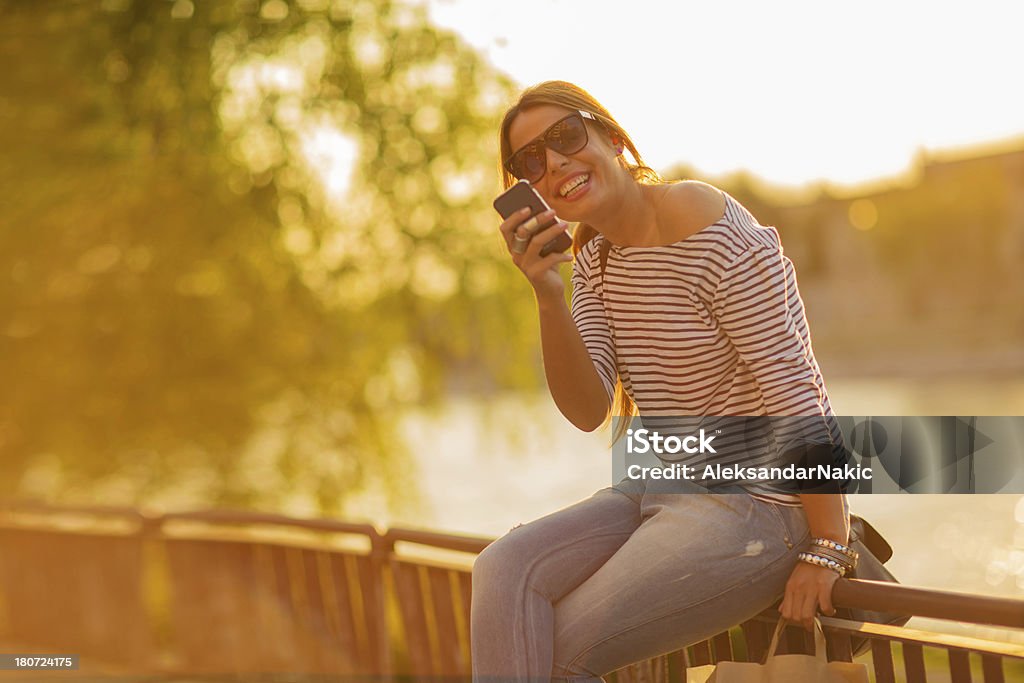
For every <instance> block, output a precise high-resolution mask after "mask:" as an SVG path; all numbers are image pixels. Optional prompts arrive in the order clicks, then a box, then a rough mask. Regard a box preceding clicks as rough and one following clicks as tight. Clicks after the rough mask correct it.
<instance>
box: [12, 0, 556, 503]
mask: <svg viewBox="0 0 1024 683" xmlns="http://www.w3.org/2000/svg"><path fill="white" fill-rule="evenodd" d="M0 9H2V10H3V16H4V25H3V28H0V58H2V59H3V61H4V62H5V63H6V64H8V65H17V66H16V68H8V69H4V70H3V72H2V73H0V148H2V149H3V155H2V156H0V186H2V187H3V188H4V195H5V196H4V199H3V200H2V207H3V208H2V211H0V376H2V377H3V383H4V388H5V391H4V392H3V394H2V395H0V495H11V494H18V493H22V494H24V493H28V494H35V495H42V496H44V497H54V496H57V495H73V496H75V497H77V498H79V499H89V498H95V497H96V496H98V495H101V494H100V493H99V492H101V491H103V492H105V493H103V494H102V495H104V496H108V497H109V498H110V499H111V500H114V499H116V500H117V501H118V502H132V503H138V502H147V501H148V502H152V501H159V500H168V501H174V502H175V503H177V504H181V503H182V502H186V503H195V502H204V503H216V504H230V505H253V504H260V505H262V506H265V507H275V506H279V505H283V504H285V503H286V502H288V501H291V500H294V499H295V498H296V497H303V496H304V497H306V498H307V499H309V500H314V501H315V503H316V505H317V506H318V507H319V508H320V509H321V510H322V511H325V512H336V511H340V510H342V509H343V508H344V499H345V496H346V495H347V494H350V493H352V492H354V491H358V490H361V489H364V488H366V487H368V486H373V485H375V484H381V483H382V482H383V483H386V484H387V485H389V486H390V489H389V490H390V492H391V493H393V494H395V497H396V498H399V497H405V496H407V495H408V494H409V491H408V490H407V489H406V488H405V487H408V486H411V482H409V481H406V480H403V478H402V476H401V471H402V470H401V465H402V463H403V453H402V451H401V446H400V444H399V443H398V442H396V440H395V438H396V434H395V426H396V421H397V418H398V417H399V416H400V414H401V412H402V411H403V410H405V409H407V408H409V407H410V406H428V405H431V404H434V403H436V402H437V401H438V400H439V399H440V398H442V397H443V396H444V395H445V394H446V392H448V391H450V390H452V389H453V388H460V389H468V390H473V391H491V390H495V389H498V388H525V387H535V386H537V382H538V379H539V378H538V376H537V369H536V368H537V363H536V358H535V353H536V345H535V344H531V343H528V341H529V340H531V339H532V338H533V337H532V335H534V334H535V325H536V323H535V322H534V321H533V314H532V300H531V299H530V298H529V297H528V295H527V294H526V290H525V289H524V288H523V284H522V283H521V279H522V278H521V276H519V275H518V273H515V272H514V268H511V267H510V266H509V264H508V262H507V258H505V255H504V253H503V245H501V244H500V240H499V238H498V236H497V231H496V224H497V221H495V220H494V219H495V218H496V216H495V215H494V214H493V210H492V209H491V208H490V199H491V197H493V195H494V194H496V191H497V189H498V187H497V179H496V172H495V168H496V163H495V158H494V157H495V150H496V143H495V140H494V138H495V133H494V131H495V130H496V126H497V117H498V115H499V114H500V109H501V107H502V105H503V104H504V103H505V101H506V99H507V98H508V97H509V95H510V91H511V85H510V83H509V82H508V81H507V80H506V79H505V78H503V77H502V76H501V75H500V74H497V73H495V72H494V70H493V69H491V68H490V67H489V66H488V65H487V64H486V63H485V62H483V60H482V59H481V58H480V57H479V56H478V55H477V54H476V53H474V52H473V51H472V50H470V49H469V48H467V47H466V46H464V45H462V44H461V43H460V42H459V41H458V40H457V39H456V38H455V37H453V36H452V35H449V34H447V33H445V32H442V31H440V30H437V29H435V28H433V27H431V26H430V25H429V24H428V22H427V20H426V16H425V13H424V11H423V10H422V9H421V8H417V7H413V6H407V5H404V4H401V3H399V2H389V1H380V0H349V1H346V2H340V1H333V0H332V1H330V2H328V1H327V0H324V1H322V2H321V1H319V0H293V1H291V2H283V1H282V0H268V1H267V2H263V3H259V2H255V1H252V2H247V1H239V2H235V1H234V0H210V1H208V0H202V1H200V0H194V1H189V0H177V1H176V2H163V1H156V0H152V1H151V0H102V1H101V0H95V1H91V2H77V3H68V2H63V1H56V0H55V1H52V2H44V1H38V2H30V3H25V2H7V3H0ZM332 155H333V156H332ZM339 155H340V157H339ZM345 155H348V156H349V157H350V161H351V164H348V165H346V164H345V163H342V162H343V161H344V157H345ZM339 158H340V159H341V162H339V161H338V159H339ZM332 159H333V160H334V162H333V163H332ZM347 166H351V168H348V167H347Z"/></svg>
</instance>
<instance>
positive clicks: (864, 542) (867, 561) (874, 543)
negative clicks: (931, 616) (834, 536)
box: [835, 514, 913, 656]
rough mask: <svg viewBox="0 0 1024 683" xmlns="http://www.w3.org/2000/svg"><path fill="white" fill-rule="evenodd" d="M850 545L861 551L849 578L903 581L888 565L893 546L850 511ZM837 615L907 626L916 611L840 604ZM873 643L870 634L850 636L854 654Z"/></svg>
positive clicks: (858, 551) (843, 617)
mask: <svg viewBox="0 0 1024 683" xmlns="http://www.w3.org/2000/svg"><path fill="white" fill-rule="evenodd" d="M849 545H850V547H852V548H853V549H854V550H855V551H857V553H858V554H859V555H860V557H859V558H858V560H857V568H856V569H854V570H853V571H852V572H848V573H847V575H846V577H847V578H850V579H867V580H869V581H888V582H890V583H899V581H897V580H896V577H895V576H893V575H892V572H890V571H889V570H888V569H886V568H885V562H887V561H888V560H889V558H890V557H892V546H890V545H889V543H888V542H887V541H886V540H885V539H884V538H883V537H882V534H880V533H878V531H877V530H876V529H875V528H874V527H873V526H871V525H870V524H869V523H868V521H867V520H866V519H864V518H862V517H860V516H858V515H854V514H851V515H850V543H849ZM835 616H836V617H837V618H839V619H848V620H851V621H869V622H871V623H874V624H887V625H889V626H903V625H904V624H906V623H907V622H908V621H910V617H912V616H913V615H912V614H903V613H901V612H876V611H872V610H866V609H860V608H856V607H837V608H836V613H835ZM870 647H871V641H870V640H869V639H868V638H859V637H857V636H851V637H850V649H851V651H852V653H853V655H854V656H857V655H859V654H862V653H863V652H866V651H867V650H868V648H870Z"/></svg>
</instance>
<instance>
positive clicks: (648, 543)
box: [470, 480, 848, 683]
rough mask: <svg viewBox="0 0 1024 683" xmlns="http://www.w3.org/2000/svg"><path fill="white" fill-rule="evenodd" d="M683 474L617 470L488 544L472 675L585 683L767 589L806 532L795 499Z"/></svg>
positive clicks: (475, 614) (778, 588)
mask: <svg viewBox="0 0 1024 683" xmlns="http://www.w3.org/2000/svg"><path fill="white" fill-rule="evenodd" d="M682 486H694V487H696V484H692V483H690V482H685V481H673V482H668V481H653V480H652V481H647V482H644V481H642V480H641V481H630V480H623V481H621V482H619V483H618V484H616V485H615V486H611V487H608V488H605V489H601V490H600V491H598V492H597V493H595V494H594V495H592V496H591V497H590V498H587V499H585V500H582V501H580V502H578V503H575V504H574V505H570V506H568V507H566V508H563V509H561V510H558V511H556V512H553V513H551V514H549V515H546V516H544V517H541V518H540V519H538V520H535V521H533V522H530V523H528V524H523V525H520V526H517V527H514V528H513V529H512V530H511V531H509V532H508V533H507V534H505V535H504V536H502V537H501V538H499V539H498V540H496V541H495V542H494V543H492V544H491V545H489V546H487V548H485V549H484V551H483V552H482V553H481V554H480V555H479V556H478V557H477V559H476V562H475V564H474V565H473V601H472V618H471V630H470V639H471V642H472V659H473V680H474V681H475V682H476V683H485V682H486V683H491V682H497V681H547V680H550V679H551V678H556V679H568V680H575V681H598V680H600V677H601V676H604V675H606V674H608V673H611V672H612V671H614V670H616V669H618V668H620V667H623V666H626V665H627V664H630V663H633V662H637V661H641V660H644V659H648V658H650V657H654V656H657V655H660V654H664V653H666V652H671V651H673V650H676V649H679V648H681V647H684V646H686V645H689V644H692V643H695V642H698V641H700V640H704V639H705V638H708V637H710V636H712V635H715V634H717V633H720V632H722V631H724V630H726V629H728V628H729V627H730V626H734V625H736V624H739V623H741V622H743V621H745V620H746V619H749V618H750V617H753V616H754V615H756V614H758V613H759V612H761V611H763V610H765V609H767V608H768V607H770V606H771V605H772V604H774V603H775V602H776V601H777V600H779V598H781V597H782V595H783V593H784V592H785V586H786V581H787V580H788V578H789V575H790V573H791V572H792V571H793V567H794V566H795V565H796V563H797V562H798V560H797V553H798V552H800V550H801V548H802V546H804V545H806V541H807V540H808V538H809V536H810V532H809V529H808V526H807V516H806V514H805V513H804V509H803V508H802V507H786V506H781V505H775V504H773V503H769V502H766V501H761V500H758V499H756V498H752V497H751V496H750V495H749V494H747V493H746V492H745V491H744V490H743V489H742V488H740V487H739V486H736V487H735V492H732V493H715V494H707V493H678V491H679V488H678V487H682ZM672 490H674V491H676V492H669V491H672ZM695 490H696V491H699V490H700V489H699V487H696V488H695ZM844 504H845V496H844ZM847 511H848V507H847Z"/></svg>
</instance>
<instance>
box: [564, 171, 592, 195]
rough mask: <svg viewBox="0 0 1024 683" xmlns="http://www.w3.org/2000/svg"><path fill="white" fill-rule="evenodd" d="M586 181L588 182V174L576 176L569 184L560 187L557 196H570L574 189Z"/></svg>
mask: <svg viewBox="0 0 1024 683" xmlns="http://www.w3.org/2000/svg"><path fill="white" fill-rule="evenodd" d="M588 180H590V175H589V174H584V175H578V176H576V177H575V178H573V179H572V180H570V181H569V182H567V183H566V184H565V185H562V189H560V190H559V191H558V194H560V195H561V196H563V197H568V196H569V195H570V194H572V193H573V191H574V190H575V189H576V188H578V187H580V186H581V185H583V183H585V182H587V181H588Z"/></svg>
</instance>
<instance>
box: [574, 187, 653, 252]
mask: <svg viewBox="0 0 1024 683" xmlns="http://www.w3.org/2000/svg"><path fill="white" fill-rule="evenodd" d="M665 189H667V186H663V185H641V184H640V183H637V182H635V181H632V182H630V183H629V184H628V185H627V186H626V188H625V191H624V192H622V193H621V194H620V195H619V197H620V200H619V201H617V202H616V203H615V204H613V205H612V206H609V207H608V208H607V209H606V210H605V211H604V212H603V215H602V216H601V218H600V219H598V220H596V221H587V222H588V223H590V225H591V226H592V227H593V228H594V229H595V230H597V231H598V232H599V233H601V234H602V235H604V237H605V239H607V240H609V241H610V242H611V243H612V244H615V245H618V246H623V247H627V246H629V247H642V246H648V245H651V244H659V243H660V241H659V240H660V237H661V234H660V232H661V231H660V229H659V225H658V203H659V202H660V201H661V199H662V197H664V194H665Z"/></svg>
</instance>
